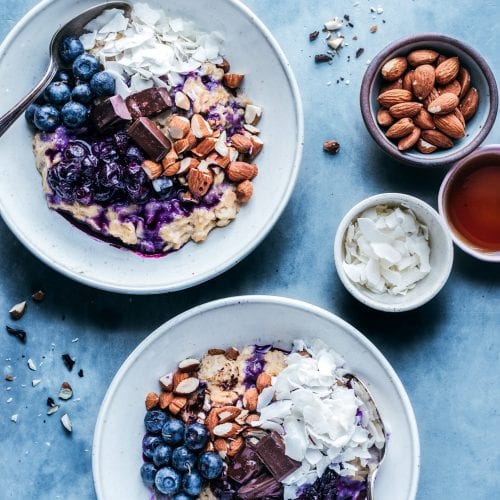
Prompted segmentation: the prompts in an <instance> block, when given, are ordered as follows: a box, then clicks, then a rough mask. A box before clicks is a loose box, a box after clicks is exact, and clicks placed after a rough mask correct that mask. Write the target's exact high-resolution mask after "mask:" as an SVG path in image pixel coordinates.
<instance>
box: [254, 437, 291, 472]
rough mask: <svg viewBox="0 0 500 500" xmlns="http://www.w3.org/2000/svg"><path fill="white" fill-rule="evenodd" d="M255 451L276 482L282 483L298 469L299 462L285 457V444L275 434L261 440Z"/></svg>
mask: <svg viewBox="0 0 500 500" xmlns="http://www.w3.org/2000/svg"><path fill="white" fill-rule="evenodd" d="M255 451H256V453H257V455H258V456H259V458H260V459H261V460H262V462H263V463H264V465H265V466H266V467H267V468H268V469H269V472H271V474H272V475H273V477H274V479H276V481H282V480H283V479H284V478H285V477H287V476H288V475H290V474H291V473H292V472H294V471H296V470H297V469H298V468H299V467H300V462H297V461H295V460H292V459H291V458H290V457H287V456H286V455H285V443H284V442H283V439H281V436H280V435H279V434H277V433H276V432H272V433H271V434H269V435H268V436H266V437H265V438H262V439H261V440H260V441H259V443H258V444H257V446H256V447H255Z"/></svg>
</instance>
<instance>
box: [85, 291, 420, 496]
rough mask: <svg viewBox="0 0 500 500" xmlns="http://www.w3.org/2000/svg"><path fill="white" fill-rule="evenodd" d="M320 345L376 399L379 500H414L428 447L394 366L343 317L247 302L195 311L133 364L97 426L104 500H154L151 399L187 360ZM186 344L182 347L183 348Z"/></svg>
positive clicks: (96, 468) (97, 479) (162, 331)
mask: <svg viewBox="0 0 500 500" xmlns="http://www.w3.org/2000/svg"><path fill="white" fill-rule="evenodd" d="M296 338H304V339H314V338H320V339H322V340H323V341H324V342H326V343H327V344H328V345H329V346H331V347H332V348H333V349H335V350H336V351H337V352H338V353H339V354H341V355H342V356H344V358H345V360H346V364H347V368H348V369H349V370H350V371H351V372H352V373H354V374H356V375H357V376H358V377H359V378H360V379H361V380H363V381H364V382H365V383H366V385H367V387H368V389H369V390H370V393H371V394H372V396H373V398H374V400H375V402H376V404H377V408H378V409H379V412H380V415H381V418H382V420H383V422H384V425H385V427H386V430H387V432H388V433H389V434H390V437H389V440H388V442H387V451H386V455H385V459H384V462H383V464H382V466H381V468H380V472H379V474H378V476H377V480H376V484H375V495H374V498H378V499H389V498H391V499H392V498H393V499H398V500H403V499H404V500H413V499H414V498H415V495H416V491H417V484H418V477H419V465H420V446H419V439H418V430H417V424H416V421H415V415H414V413H413V410H412V407H411V404H410V401H409V399H408V396H407V394H406V392H405V390H404V388H403V386H402V384H401V381H400V380H399V378H398V376H397V375H396V373H395V372H394V370H393V368H392V367H391V366H390V365H389V363H388V361H387V360H386V359H385V358H384V357H383V355H382V354H381V353H380V351H378V349H377V348H376V347H375V346H374V345H373V344H372V343H371V342H370V341H369V340H368V339H367V338H366V337H364V336H363V335H362V334H361V333H359V332H358V331H357V330H356V329H355V328H353V327H352V326H350V325H349V324H348V323H346V322H345V321H343V320H341V319H340V318H338V317H337V316H334V315H333V314H331V313H329V312H327V311H325V310H323V309H320V308H318V307H315V306H312V305H310V304H306V303H304V302H300V301H297V300H292V299H286V298H279V297H269V296H247V297H233V298H228V299H222V300H218V301H215V302H210V303H208V304H205V305H202V306H199V307H196V308H194V309H191V310H189V311H187V312H185V313H183V314H181V315H179V316H177V317H176V318H174V319H171V320H170V321H168V322H167V323H165V324H164V325H162V326H160V328H158V329H157V330H156V331H155V332H153V333H152V334H151V335H150V336H149V337H147V338H146V339H145V340H144V341H143V342H142V343H141V344H140V345H139V346H138V347H137V348H136V349H135V350H134V352H132V354H131V355H130V356H129V357H128V358H127V360H126V361H125V362H124V363H123V365H122V366H121V368H120V369H119V371H118V373H117V374H116V375H115V378H114V379H113V381H112V383H111V385H110V387H109V389H108V391H107V393H106V396H105V397H104V401H103V403H102V406H101V409H100V411H99V416H98V418H97V423H96V430H95V434H94V445H93V450H92V470H93V474H94V484H95V488H96V493H97V498H98V499H99V500H123V499H124V498H127V499H130V500H141V499H144V500H147V499H148V498H150V492H149V490H148V489H147V488H146V487H145V486H144V485H143V484H142V481H141V478H140V474H139V469H140V466H141V464H142V457H141V440H142V437H143V435H144V424H143V420H144V413H145V410H144V397H145V395H146V394H147V393H148V392H150V391H151V390H155V389H156V388H157V387H158V378H159V377H160V376H162V375H164V374H165V371H168V370H172V369H174V368H175V367H176V366H177V363H178V362H179V360H181V359H184V358H186V357H189V356H193V355H194V356H200V355H202V354H203V353H204V352H206V350H207V349H209V348H212V347H229V346H233V345H235V346H240V347H241V346H243V345H246V344H252V343H270V342H271V343H274V344H276V345H281V346H283V347H290V343H291V342H292V341H293V340H294V339H296ZM180 339H182V341H180Z"/></svg>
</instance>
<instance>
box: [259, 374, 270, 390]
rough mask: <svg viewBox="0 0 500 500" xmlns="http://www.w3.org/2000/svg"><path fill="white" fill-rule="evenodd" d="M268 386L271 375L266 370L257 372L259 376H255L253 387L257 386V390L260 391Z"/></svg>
mask: <svg viewBox="0 0 500 500" xmlns="http://www.w3.org/2000/svg"><path fill="white" fill-rule="evenodd" d="M270 386H271V376H270V375H269V374H268V373H266V372H262V373H259V376H258V377H257V380H256V382H255V387H257V390H258V391H259V392H262V391H263V390H264V389H265V388H266V387H270Z"/></svg>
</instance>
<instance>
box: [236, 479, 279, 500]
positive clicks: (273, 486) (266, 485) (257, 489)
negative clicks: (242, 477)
mask: <svg viewBox="0 0 500 500" xmlns="http://www.w3.org/2000/svg"><path fill="white" fill-rule="evenodd" d="M238 498H241V499H242V500H246V499H250V498H283V488H282V486H281V484H280V483H279V482H278V481H276V479H274V477H273V476H270V475H268V474H262V475H260V476H259V477H256V478H254V479H252V480H250V481H249V482H248V483H247V484H245V485H244V486H242V487H241V488H240V489H239V490H238Z"/></svg>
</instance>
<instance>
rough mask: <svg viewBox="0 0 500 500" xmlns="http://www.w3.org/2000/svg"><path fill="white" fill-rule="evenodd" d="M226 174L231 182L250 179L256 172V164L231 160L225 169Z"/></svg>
mask: <svg viewBox="0 0 500 500" xmlns="http://www.w3.org/2000/svg"><path fill="white" fill-rule="evenodd" d="M226 171H227V176H228V177H229V179H230V180H231V181H233V182H236V181H246V180H251V179H253V178H254V177H256V176H257V174H258V171H259V170H258V168H257V165H255V164H254V163H246V162H244V161H232V162H231V163H230V164H229V165H228V167H227V169H226Z"/></svg>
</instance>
